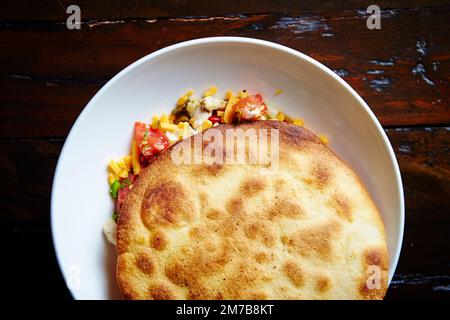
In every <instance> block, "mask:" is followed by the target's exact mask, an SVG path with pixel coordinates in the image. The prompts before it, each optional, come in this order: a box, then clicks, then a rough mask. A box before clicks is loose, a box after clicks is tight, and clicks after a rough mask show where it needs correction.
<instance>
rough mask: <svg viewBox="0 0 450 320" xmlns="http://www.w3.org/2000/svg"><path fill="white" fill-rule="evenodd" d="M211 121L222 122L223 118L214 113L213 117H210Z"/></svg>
mask: <svg viewBox="0 0 450 320" xmlns="http://www.w3.org/2000/svg"><path fill="white" fill-rule="evenodd" d="M208 120H209V121H211V122H212V123H216V122H218V123H220V120H221V118H220V117H219V116H218V115H217V114H213V115H212V116H211V117H209V118H208Z"/></svg>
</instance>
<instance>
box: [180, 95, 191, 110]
mask: <svg viewBox="0 0 450 320" xmlns="http://www.w3.org/2000/svg"><path fill="white" fill-rule="evenodd" d="M188 100H189V97H188V96H187V95H184V96H181V97H180V98H179V99H178V101H177V107H178V106H181V105H183V104H185V103H186V101H188Z"/></svg>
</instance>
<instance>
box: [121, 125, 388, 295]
mask: <svg viewBox="0 0 450 320" xmlns="http://www.w3.org/2000/svg"><path fill="white" fill-rule="evenodd" d="M227 129H242V130H243V132H245V133H247V132H248V130H260V129H262V130H263V131H264V130H266V131H267V132H268V135H269V133H270V132H278V134H279V140H277V141H279V144H278V146H279V149H278V150H279V153H278V155H279V156H278V165H277V167H276V168H274V167H272V166H269V165H267V163H264V164H259V163H257V164H254V163H248V162H249V161H247V163H241V164H231V163H227V162H225V163H223V164H220V163H212V164H211V163H209V162H208V161H209V160H211V157H209V158H208V157H205V159H206V160H205V159H203V160H202V161H201V163H200V164H186V163H181V164H180V163H175V162H174V160H173V159H174V157H173V154H172V153H173V152H174V150H176V148H178V150H180V148H181V147H193V146H194V144H195V142H194V141H195V138H194V137H192V139H185V140H183V141H181V142H179V143H177V144H176V145H174V146H172V147H170V148H169V149H167V150H166V151H164V152H162V153H161V154H159V155H157V156H156V157H155V158H154V160H153V161H152V162H151V163H150V165H149V166H148V167H146V168H145V169H144V170H142V171H141V173H140V175H139V178H138V179H137V181H136V183H135V184H134V185H133V188H132V190H131V192H130V193H129V194H128V196H127V198H126V200H125V203H124V205H123V207H122V210H121V212H120V217H119V220H118V226H117V228H118V230H117V250H118V260H117V280H118V284H119V287H120V289H121V291H122V293H123V295H124V297H125V298H127V299H381V298H383V297H384V295H385V293H386V289H387V271H388V255H387V247H386V239H385V232H384V226H383V222H382V220H381V218H380V214H379V212H378V210H377V208H376V206H375V205H374V203H373V201H372V199H371V198H370V196H369V194H368V192H367V191H366V189H365V188H364V186H363V185H362V183H361V181H360V179H359V178H358V177H357V175H356V174H355V173H354V172H353V171H352V170H351V169H350V168H349V167H348V166H347V165H346V164H345V163H344V162H343V161H342V160H340V159H339V158H338V157H337V156H336V155H335V154H334V153H333V152H332V151H331V150H330V149H329V148H328V147H327V146H326V145H325V144H324V143H322V142H321V140H320V139H319V138H317V137H316V136H315V135H314V134H313V133H311V132H310V131H308V130H307V129H305V128H302V127H298V126H295V125H292V124H288V123H285V122H279V121H258V122H254V123H248V124H241V125H238V126H232V125H220V126H217V127H214V128H211V129H209V130H218V132H219V133H223V134H224V135H225V132H226V130H227ZM209 130H208V131H209ZM271 130H274V131H271ZM208 131H206V132H208ZM206 132H204V133H206ZM260 132H261V131H260ZM274 137H275V136H270V137H269V139H268V143H267V146H268V147H267V148H266V149H264V148H262V149H261V150H265V151H267V152H269V153H270V155H271V156H272V155H273V154H272V153H271V152H272V150H276V148H272V147H270V146H272V145H271V144H270V143H271V142H272V141H275V140H273V139H275V138H274ZM269 142H270V143H269ZM207 147H208V143H203V144H202V147H201V148H200V149H199V150H200V151H199V150H197V153H199V152H201V151H202V150H203V151H205V148H207ZM195 152H196V151H195V150H194V153H195ZM217 152H218V153H220V154H222V153H223V154H225V152H226V148H225V147H222V148H219V149H218V150H216V152H215V153H214V154H210V155H211V156H212V155H214V156H216V153H217ZM246 152H247V156H249V155H251V154H252V153H253V154H254V153H255V152H256V151H255V150H253V149H251V148H249V147H248V148H247V149H246ZM224 158H225V157H224ZM216 162H217V161H216Z"/></svg>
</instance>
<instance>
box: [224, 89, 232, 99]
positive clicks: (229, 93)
mask: <svg viewBox="0 0 450 320" xmlns="http://www.w3.org/2000/svg"><path fill="white" fill-rule="evenodd" d="M232 96H233V91H231V90H228V91H227V92H226V93H225V100H230V98H231V97H232Z"/></svg>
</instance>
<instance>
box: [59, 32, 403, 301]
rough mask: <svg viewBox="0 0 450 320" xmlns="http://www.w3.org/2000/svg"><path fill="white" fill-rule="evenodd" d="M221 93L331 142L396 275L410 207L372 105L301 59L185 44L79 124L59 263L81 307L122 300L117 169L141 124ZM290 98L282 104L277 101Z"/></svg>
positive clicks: (109, 93) (279, 50)
mask: <svg viewBox="0 0 450 320" xmlns="http://www.w3.org/2000/svg"><path fill="white" fill-rule="evenodd" d="M211 85H216V86H217V87H218V88H219V94H224V93H225V91H226V90H228V89H232V90H239V89H244V88H245V89H247V90H249V91H250V92H252V93H257V92H260V93H262V95H263V97H264V98H265V100H266V101H267V102H268V103H269V105H271V106H272V107H274V108H277V109H280V110H282V111H284V112H285V113H286V114H288V115H290V116H293V117H301V118H303V119H304V120H305V123H306V127H307V128H309V129H311V130H312V131H313V132H315V133H317V134H319V133H323V134H326V135H327V136H328V137H329V139H330V146H331V148H332V149H333V150H334V151H335V152H336V153H337V154H338V155H339V156H340V157H341V158H342V159H343V160H344V161H346V162H347V163H348V164H349V165H350V166H351V167H352V168H353V170H355V171H356V173H357V174H358V175H359V176H360V177H361V179H362V180H363V182H364V183H365V185H366V187H367V188H368V190H369V192H370V194H371V195H372V197H373V199H374V201H375V202H376V204H377V206H378V208H379V209H380V211H381V214H382V216H383V220H384V223H385V227H386V234H387V241H388V248H389V255H390V266H389V281H390V280H391V278H392V275H393V274H394V270H395V267H396V265H397V260H398V256H399V253H400V248H401V244H402V237H403V224H404V202H403V188H402V181H401V177H400V173H399V169H398V164H397V161H396V159H395V155H394V153H393V151H392V147H391V145H390V143H389V140H388V139H387V137H386V134H385V133H384V131H383V129H382V127H381V125H380V123H379V122H378V120H377V119H376V118H375V116H374V114H373V113H372V111H371V110H370V108H369V107H368V106H367V104H366V103H365V102H364V101H363V100H362V98H361V97H360V96H359V95H358V94H357V93H356V92H355V91H354V90H353V89H352V88H351V87H350V86H349V85H348V84H347V83H346V82H344V81H343V80H342V79H341V78H340V77H338V76H337V75H336V74H335V73H334V72H332V71H331V70H329V69H328V68H327V67H325V66H324V65H322V64H320V63H319V62H317V61H315V60H314V59H312V58H310V57H308V56H306V55H304V54H302V53H300V52H298V51H295V50H293V49H290V48H287V47H284V46H281V45H278V44H275V43H271V42H267V41H261V40H256V39H249V38H236V37H218V38H205V39H198V40H193V41H187V42H183V43H179V44H176V45H173V46H170V47H167V48H165V49H162V50H159V51H156V52H154V53H152V54H150V55H148V56H145V57H144V58H142V59H140V60H138V61H136V62H135V63H133V64H132V65H130V66H129V67H127V68H125V69H124V70H123V71H121V72H120V73H119V74H118V75H116V76H115V77H114V78H113V79H111V80H110V81H109V82H108V83H107V84H106V85H105V86H104V87H103V88H102V89H101V90H100V91H99V92H98V93H97V94H96V95H95V97H94V98H92V100H91V101H90V102H89V104H88V105H87V106H86V108H85V109H84V110H83V112H82V113H81V114H80V116H79V117H78V119H77V121H76V122H75V124H74V126H73V128H72V130H71V131H70V134H69V136H68V137H67V140H66V142H65V144H64V148H63V150H62V152H61V155H60V158H59V161H58V165H57V168H56V173H55V177H54V181H53V190H52V200H51V211H52V212H51V222H52V232H53V242H54V245H55V249H56V255H57V258H58V261H59V264H60V267H61V270H62V273H63V276H64V278H65V279H66V282H67V285H68V287H69V289H70V291H71V293H72V295H73V296H74V298H76V299H110V298H121V295H120V292H119V291H118V288H117V284H116V281H115V260H116V252H115V248H114V247H113V246H111V245H110V244H109V243H107V242H106V240H105V238H104V236H103V234H102V226H103V223H104V222H105V221H106V219H108V218H109V217H111V214H112V212H113V202H112V200H111V198H110V196H109V194H108V189H109V186H108V182H107V175H108V173H107V170H106V167H107V164H108V161H109V160H110V159H117V158H119V157H122V156H124V155H126V154H128V153H129V150H130V141H131V137H132V133H133V124H134V122H135V121H146V122H150V119H151V116H152V115H160V114H161V113H162V112H166V113H169V112H170V111H171V109H172V108H173V106H174V103H175V101H176V100H177V98H178V97H179V96H180V95H182V94H183V93H184V92H186V90H187V89H194V91H195V92H196V93H201V92H203V91H204V90H206V89H207V88H209V87H210V86H211ZM277 89H282V90H283V93H282V94H281V95H278V96H275V95H274V92H275V91H276V90H277Z"/></svg>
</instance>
